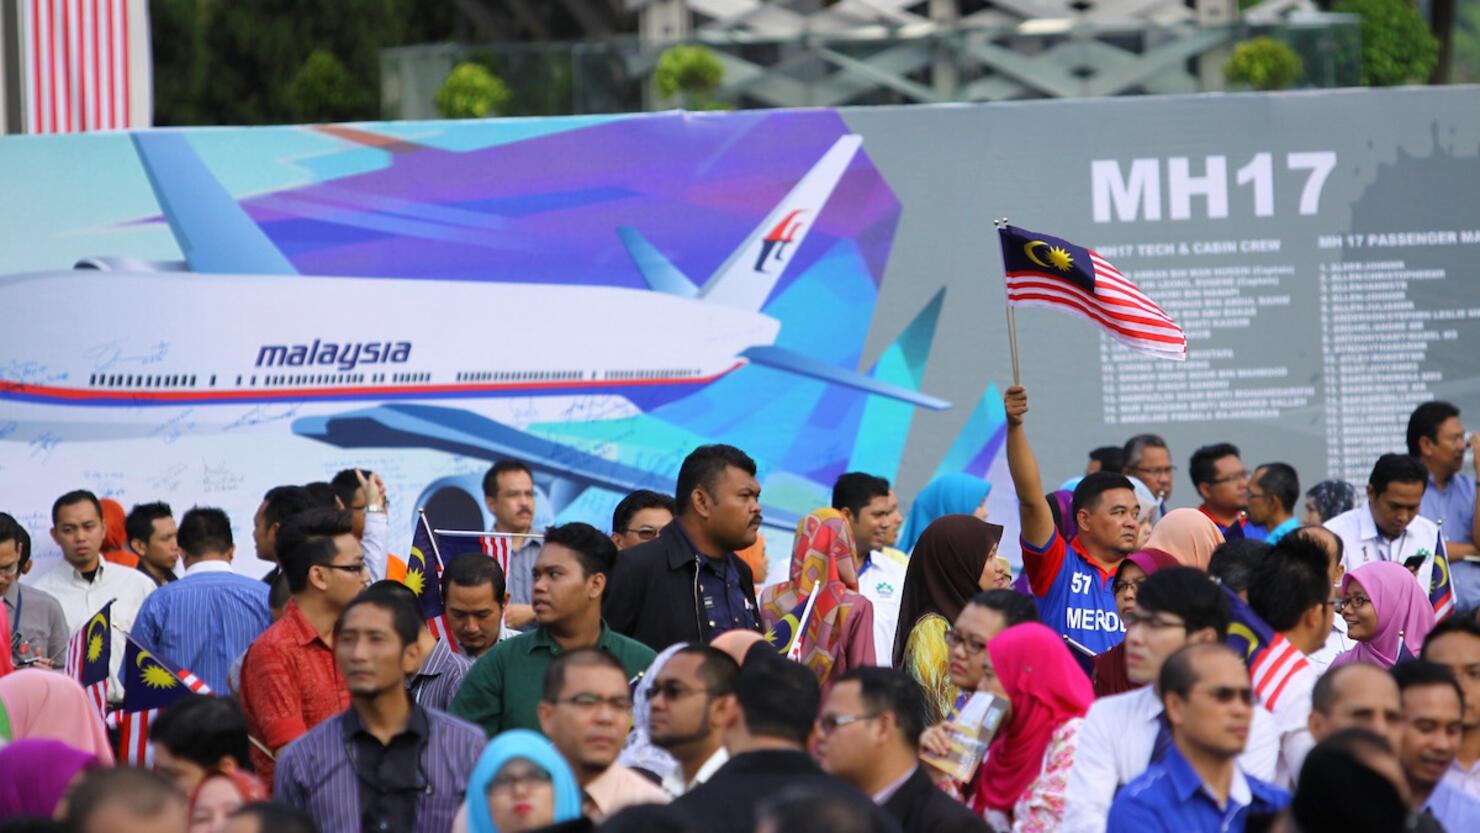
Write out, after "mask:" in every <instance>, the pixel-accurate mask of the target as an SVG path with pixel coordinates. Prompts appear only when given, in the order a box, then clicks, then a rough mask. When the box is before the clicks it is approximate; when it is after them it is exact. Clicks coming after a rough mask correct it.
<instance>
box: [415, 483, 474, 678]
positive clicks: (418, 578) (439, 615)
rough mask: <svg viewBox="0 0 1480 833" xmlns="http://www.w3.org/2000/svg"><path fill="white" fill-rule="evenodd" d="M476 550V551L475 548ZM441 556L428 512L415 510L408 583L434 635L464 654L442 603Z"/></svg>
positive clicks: (449, 646)
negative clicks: (414, 528) (414, 530)
mask: <svg viewBox="0 0 1480 833" xmlns="http://www.w3.org/2000/svg"><path fill="white" fill-rule="evenodd" d="M474 551H475V552H476V551H477V550H474ZM441 577H442V556H441V554H440V553H439V552H438V549H437V536H436V535H435V534H434V533H433V532H432V525H431V523H429V522H428V521H427V516H426V513H425V512H421V511H418V512H417V513H416V532H415V534H413V535H412V537H411V553H410V554H409V555H408V556H407V557H406V578H405V582H404V583H405V584H406V586H407V587H409V588H411V592H413V593H415V594H416V596H417V598H419V599H421V611H422V615H423V616H424V617H425V618H426V621H427V628H428V629H430V630H431V632H432V636H435V637H437V638H438V639H445V640H447V647H448V648H451V649H452V650H453V651H456V652H458V653H462V651H461V649H460V647H459V646H458V644H457V640H456V639H455V638H453V635H452V625H451V624H450V623H449V622H448V621H447V613H446V609H445V608H444V607H443V605H442V582H441Z"/></svg>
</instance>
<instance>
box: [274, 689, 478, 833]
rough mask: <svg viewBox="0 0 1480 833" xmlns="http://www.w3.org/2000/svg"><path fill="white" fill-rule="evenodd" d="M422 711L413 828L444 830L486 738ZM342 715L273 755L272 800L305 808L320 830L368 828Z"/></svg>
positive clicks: (348, 832) (420, 832) (430, 832)
mask: <svg viewBox="0 0 1480 833" xmlns="http://www.w3.org/2000/svg"><path fill="white" fill-rule="evenodd" d="M412 708H414V709H421V707H420V706H415V705H413V706H412ZM423 711H424V712H425V714H426V717H427V722H428V725H429V726H430V734H429V737H428V738H427V742H426V745H425V746H423V747H422V749H421V765H420V766H421V772H420V773H419V777H420V778H424V779H425V782H426V787H425V789H422V790H420V791H418V792H416V793H415V794H414V796H415V800H416V801H417V802H418V803H417V808H416V827H415V828H414V833H447V830H448V829H450V828H451V827H452V820H453V818H454V817H455V816H456V815H457V810H458V807H459V806H461V805H462V802H463V794H464V792H465V791H466V789H467V783H468V776H469V775H471V774H472V772H473V765H474V764H476V763H477V762H478V755H479V753H481V752H482V751H483V746H484V745H485V743H486V740H485V739H484V736H483V732H482V730H480V729H479V728H478V727H477V726H474V725H473V724H471V723H467V722H465V721H462V720H459V719H457V718H456V717H453V716H452V715H449V714H446V713H444V712H441V711H438V710H436V709H424V710H423ZM345 714H347V713H345ZM345 714H341V715H340V716H339V717H338V718H335V719H333V720H326V721H324V722H323V723H320V724H319V725H318V726H316V727H314V728H313V729H311V730H309V732H308V733H307V734H305V735H303V736H302V737H300V738H299V739H298V740H295V741H293V742H292V743H291V744H289V745H288V747H287V748H286V749H284V750H283V754H282V757H280V758H279V759H278V762H277V772H276V775H275V776H274V780H273V790H272V797H273V800H274V801H280V802H282V803H284V804H288V805H291V806H293V807H297V808H299V809H300V810H303V811H304V812H306V813H308V814H309V815H310V816H312V817H313V820H314V821H315V822H316V823H317V824H318V827H319V829H320V830H323V831H325V833H328V832H329V831H336V833H352V832H353V831H359V830H369V829H372V828H370V827H367V826H364V825H363V824H362V821H361V813H360V806H361V805H360V784H361V783H362V781H363V779H361V778H360V777H359V776H358V775H357V773H356V772H355V766H354V762H353V761H351V760H350V758H349V751H348V749H347V744H346V742H345V720H346V717H345ZM398 833H412V831H398Z"/></svg>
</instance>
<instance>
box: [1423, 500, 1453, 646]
mask: <svg viewBox="0 0 1480 833" xmlns="http://www.w3.org/2000/svg"><path fill="white" fill-rule="evenodd" d="M1429 604H1431V605H1433V606H1434V621H1435V622H1442V621H1444V619H1445V618H1447V617H1448V616H1449V614H1451V613H1453V612H1454V584H1453V582H1452V581H1451V580H1450V576H1449V557H1448V556H1447V555H1446V554H1445V552H1444V526H1443V524H1442V523H1441V524H1440V526H1439V541H1438V543H1437V544H1436V545H1435V547H1434V565H1433V568H1432V569H1431V570H1430V571H1429Z"/></svg>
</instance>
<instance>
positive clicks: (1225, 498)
mask: <svg viewBox="0 0 1480 833" xmlns="http://www.w3.org/2000/svg"><path fill="white" fill-rule="evenodd" d="M1187 468H1188V470H1189V473H1190V474H1191V475H1192V487H1193V488H1194V489H1197V493H1198V495H1199V496H1200V497H1201V498H1202V501H1203V502H1202V505H1201V506H1199V507H1197V508H1198V509H1199V510H1200V511H1201V512H1202V513H1203V514H1204V515H1207V516H1208V518H1209V519H1211V520H1212V522H1213V523H1215V524H1217V525H1218V529H1219V531H1221V532H1222V533H1223V537H1224V538H1225V539H1228V540H1232V539H1234V538H1244V537H1258V538H1263V537H1264V535H1265V534H1266V531H1265V530H1260V531H1259V534H1258V535H1257V536H1246V535H1245V529H1244V522H1245V517H1244V512H1245V511H1246V510H1247V509H1248V508H1249V472H1248V471H1247V470H1246V469H1245V468H1244V461H1243V460H1242V459H1240V458H1239V452H1238V446H1235V445H1232V444H1230V443H1217V444H1215V445H1205V446H1203V447H1202V448H1199V449H1198V450H1197V451H1194V452H1192V461H1191V462H1190V463H1188V465H1187Z"/></svg>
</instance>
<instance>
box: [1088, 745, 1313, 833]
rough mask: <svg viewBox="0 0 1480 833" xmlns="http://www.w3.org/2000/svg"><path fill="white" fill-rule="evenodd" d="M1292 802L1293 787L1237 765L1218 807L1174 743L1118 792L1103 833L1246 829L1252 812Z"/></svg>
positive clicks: (1271, 810) (1205, 832)
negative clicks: (1269, 781) (1279, 784)
mask: <svg viewBox="0 0 1480 833" xmlns="http://www.w3.org/2000/svg"><path fill="white" fill-rule="evenodd" d="M1289 803H1290V794H1289V793H1287V792H1285V791H1284V790H1282V789H1280V788H1279V787H1276V786H1275V785H1273V784H1266V783H1265V782H1263V781H1260V780H1259V779H1257V778H1250V777H1248V776H1246V775H1244V773H1243V771H1242V770H1240V769H1237V768H1235V769H1234V774H1233V783H1232V784H1231V785H1230V787H1229V790H1228V800H1227V801H1226V802H1224V804H1223V806H1222V807H1219V806H1218V805H1217V803H1216V802H1215V801H1214V799H1213V796H1212V794H1211V793H1209V792H1208V790H1207V788H1206V787H1204V786H1203V782H1202V778H1201V777H1200V776H1199V775H1198V774H1197V773H1196V772H1194V771H1193V769H1192V766H1191V765H1190V764H1188V763H1187V759H1186V758H1184V757H1182V753H1181V752H1180V751H1178V749H1177V747H1176V744H1173V745H1172V746H1171V748H1169V749H1168V750H1167V754H1166V757H1165V758H1162V759H1161V762H1160V763H1155V764H1152V765H1151V766H1149V767H1147V768H1146V771H1145V772H1143V773H1141V775H1140V777H1138V778H1136V779H1135V780H1134V781H1131V782H1130V783H1129V784H1126V785H1125V788H1124V789H1122V790H1121V791H1120V793H1119V794H1118V795H1116V796H1115V801H1114V802H1113V803H1111V805H1110V816H1109V819H1108V823H1107V824H1106V827H1105V833H1243V830H1244V825H1245V824H1247V823H1248V820H1249V814H1250V813H1276V812H1279V811H1280V810H1281V809H1283V808H1284V806H1285V805H1287V804H1289Z"/></svg>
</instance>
